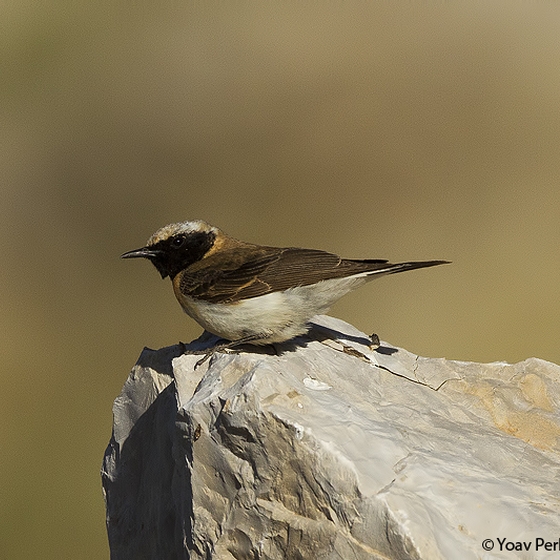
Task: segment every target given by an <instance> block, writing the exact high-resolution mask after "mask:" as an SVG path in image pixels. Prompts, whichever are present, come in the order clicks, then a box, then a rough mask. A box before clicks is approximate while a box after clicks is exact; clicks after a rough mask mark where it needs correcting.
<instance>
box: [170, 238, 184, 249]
mask: <svg viewBox="0 0 560 560" xmlns="http://www.w3.org/2000/svg"><path fill="white" fill-rule="evenodd" d="M186 240H187V238H186V237H185V236H184V235H178V236H177V237H174V238H173V241H172V242H171V245H172V246H173V247H174V248H175V249H178V248H179V247H182V246H183V245H184V244H185V241H186Z"/></svg>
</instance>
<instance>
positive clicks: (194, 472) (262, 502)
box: [102, 316, 560, 560]
mask: <svg viewBox="0 0 560 560" xmlns="http://www.w3.org/2000/svg"><path fill="white" fill-rule="evenodd" d="M316 322H317V326H316V327H315V328H314V329H313V330H312V331H311V332H310V334H309V336H307V337H303V338H301V339H299V340H297V341H296V342H295V343H292V344H288V345H282V346H281V347H280V346H279V347H277V350H278V355H276V354H274V353H273V352H272V351H271V349H266V348H265V349H255V348H250V347H247V348H246V349H244V350H243V351H242V352H240V353H239V354H226V353H221V354H216V355H215V356H214V357H213V358H212V359H211V360H209V362H210V363H208V362H206V363H204V364H203V365H201V366H200V367H199V368H198V369H196V370H194V365H195V363H196V362H197V361H198V360H199V359H200V356H196V355H188V354H183V353H182V348H181V347H180V346H173V347H169V348H163V349H161V350H157V351H154V350H148V349H145V350H144V351H143V352H142V354H141V356H140V358H139V360H138V363H137V364H136V366H134V368H133V370H132V372H131V374H130V376H129V378H128V380H127V381H126V383H125V385H124V388H123V390H122V393H121V395H120V396H119V397H118V398H117V399H116V401H115V404H114V409H113V412H114V428H113V437H112V439H111V442H110V444H109V446H108V448H107V451H106V453H105V458H104V462H103V470H102V479H103V487H104V491H105V498H106V505H107V527H108V534H109V542H110V547H111V558H112V559H113V560H121V559H127V560H130V559H134V560H142V559H150V560H155V559H166V560H168V559H185V558H192V559H202V558H204V559H209V558H213V559H219V560H230V559H231V560H233V559H237V560H241V559H252V560H254V559H290V560H292V559H294V560H297V559H306V560H307V559H309V560H311V559H316V558H322V559H329V560H331V559H332V560H334V559H340V560H348V559H364V560H365V559H381V558H383V559H386V558H392V559H407V560H408V559H420V558H421V559H429V560H436V559H442V560H443V559H445V560H449V559H454V558H457V559H461V560H464V559H470V558H472V559H475V558H505V559H510V560H511V558H514V557H515V558H539V559H541V558H547V557H552V556H554V557H557V555H558V550H559V548H558V547H560V544H558V542H557V541H558V538H559V536H560V534H559V531H558V527H559V526H560V495H559V490H558V488H559V484H558V483H559V476H558V475H559V472H560V470H559V466H560V453H559V451H560V449H559V435H560V421H559V415H558V409H559V404H560V367H559V366H557V365H554V364H551V363H548V362H545V361H543V360H539V359H535V358H531V359H528V360H525V361H523V362H521V363H518V364H513V365H511V364H507V363H501V362H500V363H491V364H477V363H467V362H457V361H450V360H445V359H431V358H421V357H418V356H416V355H413V354H411V353H409V352H407V351H405V350H402V349H400V348H395V347H392V346H391V345H389V344H387V343H382V344H381V347H380V348H378V349H377V350H375V351H374V350H372V349H370V348H369V347H368V340H367V338H366V337H365V335H364V334H362V333H360V332H359V331H357V330H355V329H354V328H353V327H351V326H350V325H348V324H346V323H344V322H342V321H339V320H337V319H333V318H331V317H325V316H322V317H318V318H316ZM327 336H330V337H333V338H334V339H335V340H329V339H326V340H325V337H327ZM214 343H215V339H214V338H213V337H209V336H206V337H203V338H202V339H199V340H198V341H196V342H195V343H193V344H192V345H191V346H189V347H188V348H190V349H192V348H203V347H211V346H212V345H213V344H214ZM485 539H491V541H488V540H486V541H485ZM539 539H540V540H539ZM483 541H484V547H486V548H487V549H490V547H491V546H493V549H492V551H491V552H487V551H485V548H483ZM541 541H542V542H541ZM544 543H548V546H549V547H550V550H547V549H546V548H545V546H546V545H545V544H544ZM520 546H521V547H522V548H521V550H523V547H525V548H527V546H528V547H529V552H519V550H520V549H519V547H520ZM553 546H556V547H557V548H555V550H556V552H554V551H552V548H551V547H553ZM514 550H517V552H512V551H514ZM523 554H525V555H526V556H523Z"/></svg>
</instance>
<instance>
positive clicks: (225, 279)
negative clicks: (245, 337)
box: [180, 246, 387, 303]
mask: <svg viewBox="0 0 560 560" xmlns="http://www.w3.org/2000/svg"><path fill="white" fill-rule="evenodd" d="M228 253H229V252H228ZM386 267H387V261H386V260H362V261H354V260H348V259H341V258H340V257H338V256H337V255H334V254H332V253H327V252H325V251H317V250H314V249H299V248H285V249H282V248H277V247H256V246H248V247H244V248H236V249H235V250H234V251H231V254H229V255H226V254H225V252H223V251H222V252H219V253H215V254H214V255H211V256H209V257H207V258H204V259H202V260H201V261H198V262H197V263H195V264H194V265H192V266H190V267H189V268H188V269H187V270H185V271H184V272H182V273H181V280H180V290H181V292H182V293H183V294H185V295H189V296H191V297H194V298H197V299H202V300H205V301H208V302H212V303H234V302H236V301H239V300H242V299H246V298H253V297H257V296H262V295H265V294H269V293H271V292H277V291H281V290H286V289H288V288H294V287H296V286H307V285H309V284H315V283H316V282H319V281H321V280H327V279H330V278H343V277H346V276H351V275H353V274H358V273H360V272H368V271H372V272H373V271H375V270H377V269H379V270H383V269H385V268H386Z"/></svg>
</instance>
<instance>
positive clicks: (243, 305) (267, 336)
mask: <svg viewBox="0 0 560 560" xmlns="http://www.w3.org/2000/svg"><path fill="white" fill-rule="evenodd" d="M367 280H368V278H365V277H364V276H363V275H362V276H352V277H349V278H337V279H333V280H323V281H322V282H319V283H317V284H312V285H310V286H299V287H296V288H290V289H289V290H286V291H284V292H273V293H270V294H266V295H264V296H259V297H255V298H249V299H246V300H242V301H240V302H236V303H209V302H205V301H203V300H197V299H194V298H190V297H185V296H181V300H180V301H181V305H182V307H183V309H184V311H185V312H186V313H187V314H188V315H190V316H191V317H192V318H193V319H194V320H195V321H196V322H197V323H199V324H200V325H201V326H202V327H203V328H205V329H206V330H207V331H209V332H211V333H213V334H216V335H218V336H220V337H222V338H225V339H226V340H238V339H240V338H244V337H247V336H257V337H258V338H257V339H256V340H254V341H252V342H251V344H271V343H276V342H284V341H286V340H290V339H291V338H294V337H295V336H298V335H300V334H303V333H305V332H307V329H308V326H307V323H308V321H309V320H310V319H311V317H313V316H314V315H317V314H319V313H325V312H326V311H327V310H328V308H329V307H330V306H331V305H332V304H333V303H334V302H335V301H337V300H338V299H339V298H341V297H342V296H343V295H344V294H346V293H348V292H349V291H350V290H353V289H354V288H357V287H358V286H361V285H362V284H363V283H365V282H366V281H367Z"/></svg>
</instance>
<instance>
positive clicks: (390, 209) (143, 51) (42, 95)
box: [0, 2, 560, 559]
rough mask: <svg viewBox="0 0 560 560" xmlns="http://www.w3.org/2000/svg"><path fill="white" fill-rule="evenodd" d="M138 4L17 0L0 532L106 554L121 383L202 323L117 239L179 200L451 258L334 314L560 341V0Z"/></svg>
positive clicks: (444, 331) (358, 252)
mask: <svg viewBox="0 0 560 560" xmlns="http://www.w3.org/2000/svg"><path fill="white" fill-rule="evenodd" d="M133 4H134V3H129V2H112V3H110V5H109V6H104V5H103V4H101V3H94V2H90V3H84V4H80V3H74V2H73V3H69V2H51V3H50V4H45V3H26V2H4V3H2V18H1V23H0V26H1V29H0V41H1V44H2V59H1V67H0V71H1V76H2V78H1V81H0V88H1V99H0V101H1V107H0V111H1V120H2V127H1V131H0V140H1V161H0V173H1V177H0V180H1V185H0V213H1V215H0V228H1V229H0V256H1V259H2V265H1V267H0V275H1V276H0V298H1V301H0V306H1V315H0V329H1V331H0V344H1V353H2V354H1V355H2V368H1V371H0V375H1V379H2V381H1V383H2V384H1V387H2V390H1V391H0V454H1V455H0V480H1V481H2V482H1V483H0V492H1V495H0V557H1V558H6V559H29V558H41V559H61V558H72V559H82V558H88V559H89V558H92V559H98V558H107V557H108V547H107V544H106V537H105V528H104V509H103V501H102V495H101V488H100V480H99V474H98V472H99V467H100V463H101V458H102V455H103V451H104V448H105V445H106V443H107V441H108V439H109V436H110V430H111V405H112V400H113V398H114V397H115V396H116V395H117V394H118V392H119V390H120V388H121V386H122V384H123V382H124V380H125V378H126V376H127V373H128V371H129V369H130V367H131V366H132V365H133V363H134V362H135V360H136V357H137V356H138V354H139V352H140V351H141V349H142V347H143V346H144V345H146V346H150V347H153V348H155V347H160V346H165V345H170V344H173V343H175V342H177V341H178V340H189V339H191V338H193V337H196V336H197V334H198V333H199V328H198V327H197V326H196V325H195V324H193V323H192V321H190V320H189V319H188V318H187V317H185V316H183V315H182V313H181V312H180V309H179V307H178V305H177V304H176V302H175V301H174V298H173V295H172V292H171V287H170V285H169V282H168V281H166V282H165V283H164V282H161V280H160V279H159V276H158V274H157V272H156V271H155V269H153V268H152V267H151V265H149V263H146V262H133V261H127V262H125V261H120V260H119V255H120V254H121V253H122V252H124V251H126V250H129V249H134V248H137V247H139V246H141V245H143V244H144V242H145V241H146V239H147V238H148V236H149V235H150V234H151V233H152V232H153V231H154V230H155V229H157V228H158V227H160V226H162V225H164V224H166V223H169V222H173V221H181V220H184V219H187V218H203V219H207V220H208V221H210V222H211V223H214V224H216V225H219V226H220V227H222V228H223V229H224V230H225V231H227V232H228V233H230V234H232V235H234V236H236V237H240V238H242V239H245V240H248V241H253V242H257V243H265V244H277V245H301V246H308V247H316V248H321V249H326V250H330V251H334V252H338V253H340V254H342V255H344V256H347V257H378V258H382V257H384V258H389V259H391V260H408V259H413V260H415V259H432V258H443V259H449V260H452V261H453V264H452V265H451V266H447V267H439V268H435V269H430V270H422V271H416V272H411V273H407V274H403V275H398V276H393V277H390V278H384V279H382V280H379V281H378V282H377V283H374V284H371V285H369V286H367V287H365V288H362V289H361V290H360V291H358V292H355V293H354V294H352V295H350V296H348V297H347V298H345V300H344V301H343V302H342V303H340V304H337V306H336V307H335V308H334V309H333V314H335V315H337V316H339V317H341V318H343V319H345V320H347V321H349V322H351V323H353V324H355V325H356V326H358V327H360V328H362V329H364V330H366V331H367V332H368V333H369V332H372V331H375V332H377V333H378V334H379V335H380V336H381V337H382V338H383V339H385V340H388V341H390V342H391V343H393V344H396V345H400V346H404V347H406V348H407V349H409V350H411V351H414V352H417V353H419V354H422V355H428V356H446V357H448V358H455V359H460V360H479V361H492V360H507V361H518V360H522V359H524V358H526V357H529V356H539V357H542V358H545V359H548V360H552V361H555V362H560V347H559V346H558V337H559V334H560V333H559V328H558V319H557V318H558V312H559V310H560V300H559V293H558V284H559V280H560V258H559V255H560V253H559V241H560V181H559V178H560V157H559V156H560V102H559V99H560V47H559V43H558V37H560V13H559V8H558V7H557V5H553V4H555V3H548V4H547V5H546V6H545V7H542V6H541V7H538V8H537V7H535V4H534V3H531V4H529V3H526V4H523V3H515V2H513V3H512V2H507V3H505V2H504V3H499V2H498V3H496V2H492V3H486V2H480V3H479V2H469V3H467V4H468V6H463V7H459V6H457V5H452V6H448V5H447V4H446V3H443V2H438V3H432V4H429V5H427V6H426V5H423V6H422V7H420V6H419V5H416V4H414V3H409V2H407V3H399V2H370V3H368V2H357V3H336V2H328V3H315V2H312V3H311V2H310V3H295V2H289V3H269V2H263V3H260V2H259V3H245V2H235V3H234V2H230V3H215V2H186V3H185V5H184V6H183V7H181V8H178V7H176V6H178V5H179V4H182V3H180V2H176V3H175V2H173V3H169V8H167V9H163V8H161V6H160V7H158V8H155V7H153V8H148V7H143V8H141V9H139V8H137V7H133ZM154 4H158V5H160V3H159V2H156V3H154ZM302 4H303V5H302ZM490 4H491V6H490ZM172 5H173V6H175V7H171V6H172Z"/></svg>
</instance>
